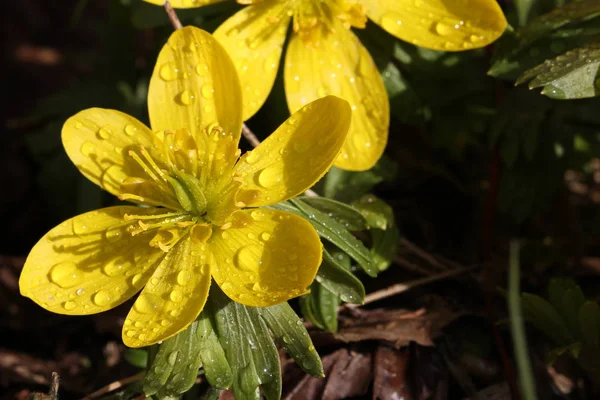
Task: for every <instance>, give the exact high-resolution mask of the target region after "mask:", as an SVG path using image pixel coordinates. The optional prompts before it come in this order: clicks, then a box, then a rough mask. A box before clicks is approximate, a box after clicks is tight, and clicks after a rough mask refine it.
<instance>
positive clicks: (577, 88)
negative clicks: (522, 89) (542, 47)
mask: <svg viewBox="0 0 600 400" xmlns="http://www.w3.org/2000/svg"><path fill="white" fill-rule="evenodd" d="M531 79H532V80H531ZM528 80H531V82H530V83H529V88H530V89H534V88H537V87H541V86H545V88H544V90H542V94H545V95H547V96H548V97H552V98H560V99H577V98H585V97H594V96H597V95H598V94H599V93H600V43H594V44H589V45H587V46H584V47H580V48H577V49H573V50H569V51H567V52H566V53H564V54H562V55H560V56H558V57H556V58H554V59H553V60H546V61H545V62H544V63H542V64H540V65H538V66H537V67H535V68H532V69H530V70H528V71H526V72H525V73H524V74H523V75H522V76H521V77H520V78H519V79H518V80H517V85H518V84H521V83H523V82H526V81H528Z"/></svg>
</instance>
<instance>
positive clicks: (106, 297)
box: [92, 290, 111, 307]
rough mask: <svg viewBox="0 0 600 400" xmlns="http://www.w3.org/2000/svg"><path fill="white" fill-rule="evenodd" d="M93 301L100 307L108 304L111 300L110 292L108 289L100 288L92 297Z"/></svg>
mask: <svg viewBox="0 0 600 400" xmlns="http://www.w3.org/2000/svg"><path fill="white" fill-rule="evenodd" d="M92 301H93V302H94V304H96V305H97V306H99V307H104V306H106V305H108V304H109V303H110V301H111V297H110V293H109V292H108V291H106V290H100V291H99V292H97V293H96V294H94V296H93V297H92Z"/></svg>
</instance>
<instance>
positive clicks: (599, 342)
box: [579, 301, 600, 358]
mask: <svg viewBox="0 0 600 400" xmlns="http://www.w3.org/2000/svg"><path fill="white" fill-rule="evenodd" d="M579 324H580V326H581V333H582V335H583V342H584V344H585V345H586V346H588V347H589V348H590V349H592V350H593V352H594V353H595V354H598V351H599V350H600V307H599V306H598V303H596V302H595V301H586V302H585V303H584V304H583V306H581V309H580V310H579ZM596 358H597V356H596Z"/></svg>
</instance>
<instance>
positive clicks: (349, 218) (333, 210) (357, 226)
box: [300, 196, 367, 231]
mask: <svg viewBox="0 0 600 400" xmlns="http://www.w3.org/2000/svg"><path fill="white" fill-rule="evenodd" d="M300 199H301V200H302V201H303V202H305V203H307V204H309V205H310V206H312V207H314V208H316V209H317V210H319V211H321V212H322V213H324V214H326V215H327V216H329V217H330V218H332V219H334V220H335V221H336V222H338V223H340V224H341V225H343V226H344V227H345V228H346V229H347V230H349V231H362V230H364V229H366V228H367V221H366V220H365V217H363V214H361V213H360V212H359V211H358V210H356V209H355V208H354V207H351V206H349V205H347V204H344V203H341V202H339V201H337V200H333V199H328V198H326V197H308V196H304V197H300Z"/></svg>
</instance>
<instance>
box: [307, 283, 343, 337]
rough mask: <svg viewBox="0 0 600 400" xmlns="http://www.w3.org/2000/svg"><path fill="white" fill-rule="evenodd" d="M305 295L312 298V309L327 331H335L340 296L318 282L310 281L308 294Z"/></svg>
mask: <svg viewBox="0 0 600 400" xmlns="http://www.w3.org/2000/svg"><path fill="white" fill-rule="evenodd" d="M307 297H309V298H311V299H312V302H313V311H314V313H315V314H316V316H317V318H319V320H320V321H321V323H322V324H323V326H324V327H325V330H326V331H328V332H337V327H338V322H337V316H338V306H339V305H340V298H339V297H338V296H337V295H336V294H335V293H333V292H331V291H330V290H328V289H327V288H326V287H324V286H323V285H321V284H320V283H319V282H313V283H312V285H311V286H310V294H308V295H307Z"/></svg>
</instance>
